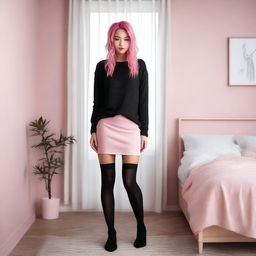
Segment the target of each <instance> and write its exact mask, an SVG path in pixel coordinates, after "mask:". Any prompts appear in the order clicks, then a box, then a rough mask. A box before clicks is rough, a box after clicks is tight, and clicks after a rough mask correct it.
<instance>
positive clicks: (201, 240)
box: [198, 231, 204, 254]
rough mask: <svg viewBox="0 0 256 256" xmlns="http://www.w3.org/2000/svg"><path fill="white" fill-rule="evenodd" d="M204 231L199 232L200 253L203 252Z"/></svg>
mask: <svg viewBox="0 0 256 256" xmlns="http://www.w3.org/2000/svg"><path fill="white" fill-rule="evenodd" d="M203 244H204V243H203V231H200V232H199V233H198V253H199V254H201V253H202V252H203Z"/></svg>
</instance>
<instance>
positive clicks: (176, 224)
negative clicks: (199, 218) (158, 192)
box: [10, 212, 256, 256]
mask: <svg viewBox="0 0 256 256" xmlns="http://www.w3.org/2000/svg"><path fill="white" fill-rule="evenodd" d="M144 216H145V217H144V219H145V224H146V227H147V246H146V247H142V248H135V247H134V246H133V241H134V239H135V236H136V221H135V217H134V215H133V213H132V212H116V213H115V223H116V225H115V227H116V230H117V246H118V248H117V250H115V251H114V252H107V251H105V249H104V247H103V246H104V244H105V242H106V239H107V228H106V224H105V220H104V216H103V213H102V212H62V213H60V218H59V219H56V220H43V219H36V221H35V223H34V224H33V225H32V227H31V228H30V229H29V230H28V232H27V233H26V234H25V236H24V237H23V238H22V240H21V241H20V242H19V243H18V244H17V246H16V247H15V248H14V250H13V251H12V253H11V254H10V256H76V255H79V256H82V255H83V256H87V255H88V256H99V255H110V254H112V255H127V256H128V255H129V256H136V255H145V256H149V255H150V256H151V255H152V256H162V255H170V256H171V255H177V256H183V255H190V256H191V255H198V254H197V242H196V240H195V238H194V236H193V234H192V233H191V231H190V228H189V226H188V224H187V222H186V219H185V217H184V216H183V214H182V213H180V212H166V213H162V214H158V213H150V212H146V213H145V215H144ZM202 255H212V256H213V255H214V256H215V255H239V256H246V255H256V243H223V244H205V246H204V251H203V254H202Z"/></svg>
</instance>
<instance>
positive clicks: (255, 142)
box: [236, 136, 256, 148]
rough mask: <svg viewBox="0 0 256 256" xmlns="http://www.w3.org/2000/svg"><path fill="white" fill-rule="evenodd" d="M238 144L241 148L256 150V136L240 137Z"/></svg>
mask: <svg viewBox="0 0 256 256" xmlns="http://www.w3.org/2000/svg"><path fill="white" fill-rule="evenodd" d="M236 142H237V144H238V145H239V146H240V147H241V148H256V136H242V137H238V138H236Z"/></svg>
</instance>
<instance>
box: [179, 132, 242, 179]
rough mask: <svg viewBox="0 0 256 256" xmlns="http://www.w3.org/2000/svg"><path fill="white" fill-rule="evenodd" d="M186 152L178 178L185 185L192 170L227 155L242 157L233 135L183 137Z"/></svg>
mask: <svg viewBox="0 0 256 256" xmlns="http://www.w3.org/2000/svg"><path fill="white" fill-rule="evenodd" d="M181 137H182V139H183V142H184V147H185V150H184V152H183V157H182V159H181V165H180V166H179V169H178V177H179V179H180V181H181V182H182V183H183V182H184V181H185V180H186V178H187V177H188V175H189V173H190V170H191V169H193V168H195V167H199V166H201V165H203V164H206V163H209V162H211V161H213V160H214V159H216V158H217V157H219V156H221V155H225V154H234V155H237V156H241V152H240V147H239V146H238V145H237V144H235V142H234V136H233V135H189V134H188V135H182V136H181Z"/></svg>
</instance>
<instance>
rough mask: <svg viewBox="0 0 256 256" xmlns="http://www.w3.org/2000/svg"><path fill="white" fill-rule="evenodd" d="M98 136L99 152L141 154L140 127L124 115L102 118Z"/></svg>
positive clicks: (97, 132)
mask: <svg viewBox="0 0 256 256" xmlns="http://www.w3.org/2000/svg"><path fill="white" fill-rule="evenodd" d="M96 136H97V142H98V151H97V153H98V154H117V155H140V143H141V141H140V140H141V138H140V128H139V126H138V125H137V124H136V123H135V122H133V121H131V120H130V119H128V118H126V117H125V116H123V115H115V116H113V117H106V118H102V119H100V120H99V122H98V124H97V128H96Z"/></svg>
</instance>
